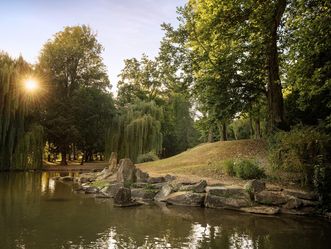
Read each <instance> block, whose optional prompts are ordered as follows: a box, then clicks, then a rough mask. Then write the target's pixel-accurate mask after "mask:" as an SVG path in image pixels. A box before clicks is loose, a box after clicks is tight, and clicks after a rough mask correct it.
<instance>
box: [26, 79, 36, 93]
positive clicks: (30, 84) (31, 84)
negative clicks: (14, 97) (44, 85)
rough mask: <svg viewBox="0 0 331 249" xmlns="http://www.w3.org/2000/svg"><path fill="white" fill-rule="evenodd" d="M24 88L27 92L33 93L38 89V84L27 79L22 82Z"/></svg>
mask: <svg viewBox="0 0 331 249" xmlns="http://www.w3.org/2000/svg"><path fill="white" fill-rule="evenodd" d="M24 87H25V89H26V90H27V91H28V92H34V91H36V90H37V88H38V82H37V81H36V80H34V79H27V80H26V81H25V82H24Z"/></svg>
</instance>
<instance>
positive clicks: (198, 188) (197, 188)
mask: <svg viewBox="0 0 331 249" xmlns="http://www.w3.org/2000/svg"><path fill="white" fill-rule="evenodd" d="M206 187H207V182H206V181H205V180H201V181H200V182H198V183H196V184H193V185H183V186H181V187H180V189H179V190H180V191H193V192H195V193H204V192H205V188H206Z"/></svg>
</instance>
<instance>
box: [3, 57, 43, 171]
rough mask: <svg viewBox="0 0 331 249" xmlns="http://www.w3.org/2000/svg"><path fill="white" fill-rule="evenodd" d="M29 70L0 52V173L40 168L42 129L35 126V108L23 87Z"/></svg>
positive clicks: (26, 65)
mask: <svg viewBox="0 0 331 249" xmlns="http://www.w3.org/2000/svg"><path fill="white" fill-rule="evenodd" d="M31 74H32V70H31V68H30V66H29V65H28V64H27V63H26V62H25V61H24V60H23V58H22V57H20V58H19V59H18V60H13V59H11V58H10V57H9V56H8V55H7V54H4V53H2V52H0V170H3V169H6V170H8V169H35V168H41V166H42V146H43V129H42V127H40V126H37V125H35V124H34V113H33V109H34V108H35V107H36V106H35V105H34V102H33V101H32V99H31V98H30V97H29V95H28V94H27V93H26V92H24V88H23V87H22V85H23V81H24V79H26V78H27V77H30V76H31Z"/></svg>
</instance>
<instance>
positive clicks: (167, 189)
mask: <svg viewBox="0 0 331 249" xmlns="http://www.w3.org/2000/svg"><path fill="white" fill-rule="evenodd" d="M172 192H174V188H173V186H172V184H171V183H167V184H165V185H163V187H162V188H161V190H160V192H158V193H157V194H156V196H155V198H154V199H155V200H156V201H165V200H166V197H167V196H168V195H170V194H171V193H172Z"/></svg>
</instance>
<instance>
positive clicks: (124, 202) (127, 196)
mask: <svg viewBox="0 0 331 249" xmlns="http://www.w3.org/2000/svg"><path fill="white" fill-rule="evenodd" d="M135 205H139V203H137V202H135V201H133V200H132V199H131V190H130V189H129V188H124V187H121V188H119V189H118V191H117V192H116V194H115V196H114V206H117V207H130V206H135Z"/></svg>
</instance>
